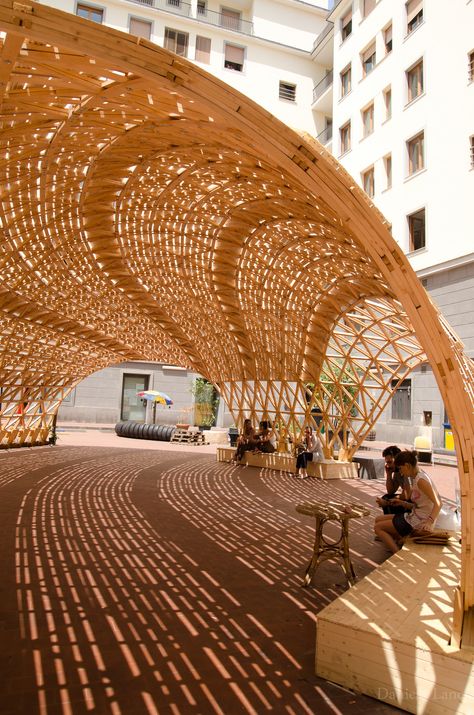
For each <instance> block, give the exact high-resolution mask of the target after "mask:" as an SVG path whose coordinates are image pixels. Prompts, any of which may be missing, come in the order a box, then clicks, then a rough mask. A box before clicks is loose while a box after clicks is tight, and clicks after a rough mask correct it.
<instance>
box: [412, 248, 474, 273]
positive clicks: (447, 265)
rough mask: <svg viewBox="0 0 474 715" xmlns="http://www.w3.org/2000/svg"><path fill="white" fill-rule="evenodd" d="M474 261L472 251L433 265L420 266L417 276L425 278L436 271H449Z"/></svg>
mask: <svg viewBox="0 0 474 715" xmlns="http://www.w3.org/2000/svg"><path fill="white" fill-rule="evenodd" d="M471 263H474V253H467V254H466V255H464V256H458V257H457V258H453V259H451V260H450V261H445V262H444V263H437V264H436V265H433V266H428V267H427V268H421V269H420V270H419V271H416V275H417V276H418V278H427V277H429V276H434V275H436V274H437V273H444V271H450V270H453V269H455V268H461V267H462V266H468V265H470V264H471Z"/></svg>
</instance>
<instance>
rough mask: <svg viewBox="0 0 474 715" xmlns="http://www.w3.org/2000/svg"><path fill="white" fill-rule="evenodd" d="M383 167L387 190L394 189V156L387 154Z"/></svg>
mask: <svg viewBox="0 0 474 715" xmlns="http://www.w3.org/2000/svg"><path fill="white" fill-rule="evenodd" d="M383 165H384V168H385V188H386V189H391V188H392V155H391V154H387V156H385V157H384V159H383Z"/></svg>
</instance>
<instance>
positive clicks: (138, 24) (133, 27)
mask: <svg viewBox="0 0 474 715" xmlns="http://www.w3.org/2000/svg"><path fill="white" fill-rule="evenodd" d="M130 33H131V34H132V35H136V36H137V37H144V38H145V39H146V40H149V39H150V37H151V22H147V21H146V20H139V19H138V17H131V18H130Z"/></svg>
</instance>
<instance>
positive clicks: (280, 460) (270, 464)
mask: <svg viewBox="0 0 474 715" xmlns="http://www.w3.org/2000/svg"><path fill="white" fill-rule="evenodd" d="M234 454H235V449H234V448H233V447H218V448H217V461H218V462H230V461H231V460H232V458H233V456H234ZM241 464H246V465H247V466H249V467H260V468H266V469H276V470H277V471H280V472H292V473H294V472H296V459H295V457H293V455H292V454H289V453H286V452H273V453H272V454H263V453H262V452H257V453H254V452H245V453H244V457H243V459H242V462H241ZM307 472H308V475H309V476H311V477H318V478H319V479H357V476H358V475H357V465H356V464H355V463H353V462H338V461H337V460H334V459H324V460H323V461H322V462H308V468H307Z"/></svg>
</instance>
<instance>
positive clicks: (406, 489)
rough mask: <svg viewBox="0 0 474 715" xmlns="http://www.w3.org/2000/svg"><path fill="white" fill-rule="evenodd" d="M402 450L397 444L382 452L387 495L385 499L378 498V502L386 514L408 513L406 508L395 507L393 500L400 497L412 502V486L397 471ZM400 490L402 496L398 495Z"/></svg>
mask: <svg viewBox="0 0 474 715" xmlns="http://www.w3.org/2000/svg"><path fill="white" fill-rule="evenodd" d="M401 451H402V450H401V449H400V447H397V446H396V445H395V444H392V445H391V446H390V447H385V449H384V451H383V452H382V457H383V458H384V460H385V488H386V490H387V493H386V494H384V495H383V497H377V499H376V502H377V504H378V505H379V506H381V507H382V511H383V513H384V514H403V512H405V511H407V509H406V507H404V506H395V504H393V503H392V499H394V498H395V497H396V496H398V497H400V498H401V499H403V500H404V501H409V500H410V485H409V484H408V483H407V481H406V480H405V479H404V478H403V477H402V475H401V474H400V472H399V471H398V469H395V457H396V456H397V454H400V452H401ZM398 490H400V494H397V492H398Z"/></svg>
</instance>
